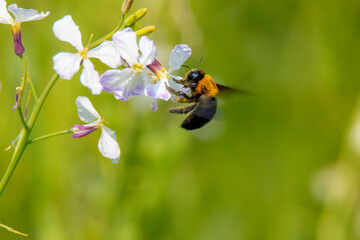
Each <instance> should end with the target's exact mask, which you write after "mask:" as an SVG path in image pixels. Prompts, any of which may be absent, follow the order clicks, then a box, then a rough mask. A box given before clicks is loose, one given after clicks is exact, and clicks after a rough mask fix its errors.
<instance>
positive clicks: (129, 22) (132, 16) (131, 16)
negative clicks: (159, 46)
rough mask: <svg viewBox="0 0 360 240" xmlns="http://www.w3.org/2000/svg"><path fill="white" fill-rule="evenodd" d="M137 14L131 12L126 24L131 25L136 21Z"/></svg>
mask: <svg viewBox="0 0 360 240" xmlns="http://www.w3.org/2000/svg"><path fill="white" fill-rule="evenodd" d="M135 18H136V15H135V14H131V15H130V16H129V17H127V18H126V19H125V26H127V27H129V26H131V25H132V24H133V23H134V22H135Z"/></svg>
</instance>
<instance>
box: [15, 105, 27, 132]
mask: <svg viewBox="0 0 360 240" xmlns="http://www.w3.org/2000/svg"><path fill="white" fill-rule="evenodd" d="M17 110H18V113H19V116H20V119H21V122H22V124H23V126H24V128H26V129H29V125H28V124H27V122H26V119H25V117H24V114H23V112H22V107H21V106H18V107H17Z"/></svg>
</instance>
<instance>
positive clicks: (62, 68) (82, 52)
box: [53, 15, 121, 94]
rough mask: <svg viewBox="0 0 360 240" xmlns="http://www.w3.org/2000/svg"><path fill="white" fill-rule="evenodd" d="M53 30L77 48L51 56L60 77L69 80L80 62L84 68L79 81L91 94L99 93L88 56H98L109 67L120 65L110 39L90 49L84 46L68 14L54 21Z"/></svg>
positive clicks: (96, 77) (94, 72) (99, 85)
mask: <svg viewBox="0 0 360 240" xmlns="http://www.w3.org/2000/svg"><path fill="white" fill-rule="evenodd" d="M53 31H54V34H55V36H56V37H57V38H58V39H59V40H61V41H65V42H68V43H70V44H71V45H72V46H74V47H75V48H76V50H78V52H77V53H67V52H60V53H58V54H56V55H55V56H54V57H53V61H54V70H55V71H56V72H57V73H58V74H59V76H60V77H61V78H63V79H66V80H70V79H71V78H72V77H73V76H74V74H75V73H76V72H77V71H79V68H80V64H81V63H82V64H83V66H84V69H83V71H82V73H81V76H80V82H81V83H82V84H83V85H84V86H86V87H88V88H89V89H90V91H91V93H92V94H100V93H101V91H102V90H103V87H102V86H101V84H100V82H99V73H98V72H97V71H95V69H94V65H93V64H92V63H91V61H90V60H89V58H91V57H93V58H98V59H99V60H100V61H102V62H103V63H105V64H106V65H108V66H109V67H111V68H116V67H118V66H120V65H121V57H120V55H119V54H118V53H117V51H115V48H114V47H113V43H112V42H110V41H107V42H103V43H102V44H101V45H99V46H98V47H96V48H94V49H91V50H89V49H87V48H84V46H83V44H82V41H81V33H80V31H79V27H78V26H77V25H76V24H75V23H74V21H73V19H72V18H71V16H70V15H67V16H65V17H63V18H62V19H60V20H58V21H56V22H55V23H54V26H53Z"/></svg>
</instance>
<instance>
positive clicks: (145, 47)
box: [139, 36, 157, 66]
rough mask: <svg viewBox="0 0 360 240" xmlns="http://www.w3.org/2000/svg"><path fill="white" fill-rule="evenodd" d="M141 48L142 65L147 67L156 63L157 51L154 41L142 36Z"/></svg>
mask: <svg viewBox="0 0 360 240" xmlns="http://www.w3.org/2000/svg"><path fill="white" fill-rule="evenodd" d="M139 48H140V52H141V56H140V63H141V64H143V65H144V66H147V65H149V64H151V63H152V62H154V59H155V57H156V55H157V50H156V47H155V44H154V41H152V40H150V39H149V38H148V37H146V36H142V37H141V38H140V41H139Z"/></svg>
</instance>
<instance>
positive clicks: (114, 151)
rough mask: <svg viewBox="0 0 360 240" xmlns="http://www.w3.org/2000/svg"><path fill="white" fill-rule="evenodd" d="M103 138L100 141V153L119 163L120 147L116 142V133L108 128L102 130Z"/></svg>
mask: <svg viewBox="0 0 360 240" xmlns="http://www.w3.org/2000/svg"><path fill="white" fill-rule="evenodd" d="M101 130H102V131H101V137H100V139H99V144H98V147H99V151H100V152H101V154H102V155H103V156H104V157H106V158H109V159H111V160H112V162H113V163H117V162H119V160H120V147H119V144H118V143H117V142H116V137H115V132H114V131H112V130H111V129H109V128H107V127H102V128H101Z"/></svg>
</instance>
